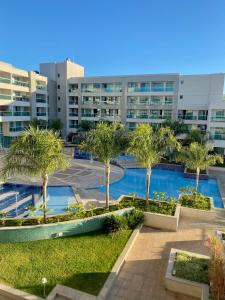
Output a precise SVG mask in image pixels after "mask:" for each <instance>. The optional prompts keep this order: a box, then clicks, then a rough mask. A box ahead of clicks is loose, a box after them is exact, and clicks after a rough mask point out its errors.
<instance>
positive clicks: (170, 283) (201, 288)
mask: <svg viewBox="0 0 225 300" xmlns="http://www.w3.org/2000/svg"><path fill="white" fill-rule="evenodd" d="M178 252H181V253H182V252H185V253H187V254H190V255H193V256H200V257H204V258H209V257H208V256H204V255H200V254H196V253H192V252H187V251H182V250H178V249H174V248H172V249H171V252H170V257H169V262H168V266H167V270H166V276H165V286H166V288H167V289H168V290H170V291H172V292H175V293H180V294H184V295H187V296H191V297H193V298H197V299H201V300H206V299H207V300H208V297H209V286H208V285H207V284H203V283H198V282H194V281H190V280H186V279H182V278H178V277H176V276H173V275H172V271H173V265H174V261H175V256H176V253H178Z"/></svg>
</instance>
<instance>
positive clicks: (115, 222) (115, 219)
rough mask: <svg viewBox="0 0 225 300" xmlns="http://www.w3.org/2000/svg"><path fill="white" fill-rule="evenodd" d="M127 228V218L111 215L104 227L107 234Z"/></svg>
mask: <svg viewBox="0 0 225 300" xmlns="http://www.w3.org/2000/svg"><path fill="white" fill-rule="evenodd" d="M126 227H127V222H126V218H125V217H123V216H116V215H111V216H108V217H107V218H106V219H105V221H104V225H103V231H104V232H105V233H107V234H109V233H116V232H118V231H119V230H121V229H125V228H126Z"/></svg>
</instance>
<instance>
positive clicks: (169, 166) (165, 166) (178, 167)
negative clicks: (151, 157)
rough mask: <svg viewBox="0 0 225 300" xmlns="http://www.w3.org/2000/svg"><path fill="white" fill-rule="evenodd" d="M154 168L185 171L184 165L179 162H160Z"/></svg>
mask: <svg viewBox="0 0 225 300" xmlns="http://www.w3.org/2000/svg"><path fill="white" fill-rule="evenodd" d="M153 169H161V170H169V171H183V170H184V167H183V166H182V165H177V164H166V163H159V164H156V165H154V166H153Z"/></svg>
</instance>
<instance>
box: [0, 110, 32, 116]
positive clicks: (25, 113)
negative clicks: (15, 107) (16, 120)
mask: <svg viewBox="0 0 225 300" xmlns="http://www.w3.org/2000/svg"><path fill="white" fill-rule="evenodd" d="M0 116H1V117H18V116H19V117H26V116H30V112H29V111H14V112H12V111H0Z"/></svg>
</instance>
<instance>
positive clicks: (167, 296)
mask: <svg viewBox="0 0 225 300" xmlns="http://www.w3.org/2000/svg"><path fill="white" fill-rule="evenodd" d="M212 232H214V228H213V225H212V226H211V225H209V224H197V223H191V221H189V220H187V219H186V220H181V222H180V229H179V231H178V232H168V231H163V230H156V229H152V228H149V227H143V228H142V230H141V233H140V234H139V236H138V238H137V240H136V241H135V244H134V246H133V248H132V249H131V252H130V254H129V255H128V258H127V259H126V262H125V264H124V266H123V267H122V270H121V271H120V274H119V276H118V279H116V282H115V284H114V285H113V288H112V289H111V292H110V295H109V296H108V297H107V300H117V299H118V300H122V299H123V300H175V299H176V300H178V299H179V300H191V299H192V300H193V298H190V297H185V296H183V295H180V294H174V293H172V292H169V291H167V290H166V289H165V288H164V284H163V282H164V276H165V272H166V268H167V262H168V258H169V253H170V249H171V248H178V249H183V250H187V251H193V252H198V253H201V254H205V255H208V254H209V253H208V249H207V248H206V247H205V239H206V237H207V235H208V234H210V233H212Z"/></svg>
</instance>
